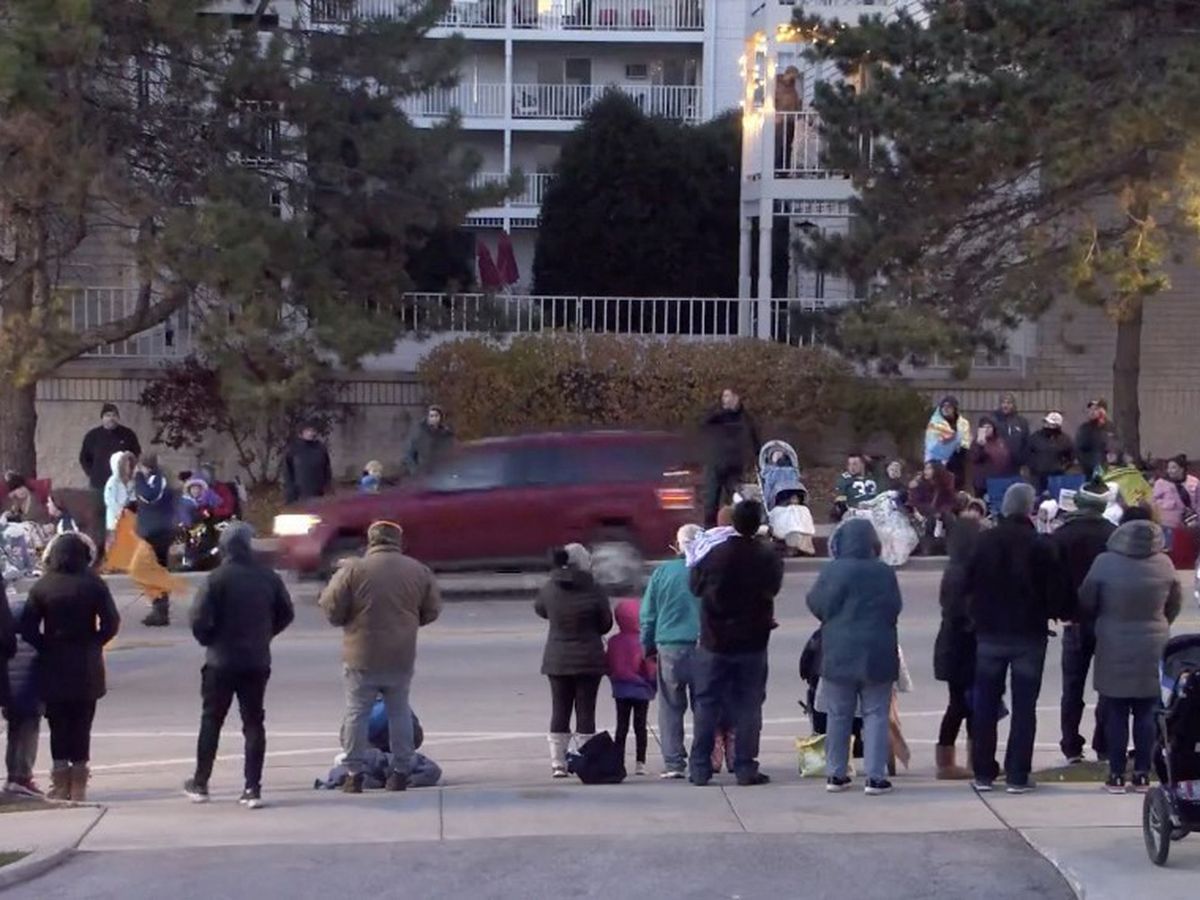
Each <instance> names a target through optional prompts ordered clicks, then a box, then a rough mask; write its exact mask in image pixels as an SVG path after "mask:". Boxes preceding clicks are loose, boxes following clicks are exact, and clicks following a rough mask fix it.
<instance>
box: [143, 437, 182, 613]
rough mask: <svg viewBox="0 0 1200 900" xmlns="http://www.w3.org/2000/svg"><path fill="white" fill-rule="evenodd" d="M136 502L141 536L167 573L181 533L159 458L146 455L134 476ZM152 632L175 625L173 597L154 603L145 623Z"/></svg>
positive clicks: (174, 498)
mask: <svg viewBox="0 0 1200 900" xmlns="http://www.w3.org/2000/svg"><path fill="white" fill-rule="evenodd" d="M133 499H134V501H135V502H136V504H137V535H138V537H140V538H141V539H142V540H143V541H145V542H146V543H147V544H149V545H150V549H151V550H153V551H154V558H155V559H156V560H157V561H158V564H159V565H160V566H162V567H163V568H164V569H166V568H167V565H168V563H169V562H170V554H171V545H172V544H173V543H174V542H175V535H176V534H177V533H178V531H179V527H178V524H177V518H178V516H177V510H176V508H175V503H176V496H175V492H174V491H172V490H171V486H170V485H169V484H168V483H167V476H166V474H165V473H164V472H163V470H162V469H161V468H160V467H159V465H158V454H156V453H143V454H142V458H141V459H140V460H138V467H137V470H136V471H135V473H134V476H133ZM142 624H143V625H145V626H147V627H148V628H165V627H166V626H168V625H170V624H171V595H170V594H162V595H160V596H158V597H154V598H153V599H152V600H151V601H150V613H149V614H148V615H147V616H146V618H144V619H142Z"/></svg>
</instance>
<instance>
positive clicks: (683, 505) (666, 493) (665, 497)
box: [654, 487, 696, 509]
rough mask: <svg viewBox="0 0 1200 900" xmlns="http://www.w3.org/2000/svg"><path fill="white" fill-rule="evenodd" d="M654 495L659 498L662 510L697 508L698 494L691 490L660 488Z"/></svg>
mask: <svg viewBox="0 0 1200 900" xmlns="http://www.w3.org/2000/svg"><path fill="white" fill-rule="evenodd" d="M654 493H655V494H656V495H657V496H658V506H659V508H660V509H695V507H696V492H695V491H693V490H692V489H691V488H681V487H670V488H659V489H658V490H656V491H655V492H654Z"/></svg>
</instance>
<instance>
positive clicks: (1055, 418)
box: [1042, 412, 1063, 428]
mask: <svg viewBox="0 0 1200 900" xmlns="http://www.w3.org/2000/svg"><path fill="white" fill-rule="evenodd" d="M1042 421H1043V422H1045V423H1046V424H1047V425H1049V426H1051V427H1052V428H1062V427H1063V415H1062V413H1060V412H1049V413H1046V418H1044V419H1043V420H1042Z"/></svg>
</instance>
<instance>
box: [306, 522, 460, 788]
mask: <svg viewBox="0 0 1200 900" xmlns="http://www.w3.org/2000/svg"><path fill="white" fill-rule="evenodd" d="M403 541H404V532H403V530H402V529H401V528H400V526H399V525H397V524H395V523H394V522H376V523H375V524H373V525H372V526H371V527H370V528H369V529H367V553H366V556H364V557H362V558H361V559H353V560H349V561H347V562H346V563H344V564H343V565H342V567H341V568H339V569H338V571H337V573H336V574H335V575H334V576H333V580H332V581H330V582H329V585H328V587H326V588H325V590H324V592H322V594H321V599H320V600H319V601H318V603H319V605H320V607H321V609H322V610H323V611H324V612H325V616H326V618H327V619H328V620H329V622H330V624H331V625H335V626H338V627H340V628H342V629H343V632H344V635H343V639H342V659H343V662H344V663H345V680H346V718H345V721H344V722H343V724H342V749H343V750H344V751H345V753H346V766H347V768H348V769H349V771H350V777H349V778H347V779H346V783H345V785H344V786H343V788H342V790H344V791H345V792H346V793H348V794H361V793H362V790H363V783H364V781H365V779H366V768H367V751H368V750H369V749H370V745H369V743H368V741H367V735H368V727H367V723H368V721H369V718H370V713H371V709H372V708H373V707H374V705H375V701H376V699H377V698H378V697H380V696H381V695H382V697H383V702H384V704H385V705H386V707H387V714H388V727H389V733H390V735H391V738H390V745H391V749H392V771H391V773H390V774H389V775H388V778H387V784H386V788H387V790H389V791H403V790H406V789H407V788H408V785H409V778H410V775H411V767H412V761H413V754H414V752H415V750H414V748H413V733H412V710H411V709H410V708H409V705H408V694H409V689H410V688H411V687H412V679H413V670H414V668H415V666H416V660H417V630H418V629H419V628H421V627H423V626H425V625H428V624H430V623H431V622H434V621H435V620H436V619H437V617H438V615H439V614H440V613H441V609H442V596H441V592H440V591H439V590H438V584H437V581H436V579H435V578H434V577H433V573H432V572H431V571H430V570H429V568H428V567H427V566H425V565H423V564H422V563H419V562H417V560H415V559H413V558H412V557H410V556H406V555H405V554H404V552H403V550H402V549H401V546H402V544H403Z"/></svg>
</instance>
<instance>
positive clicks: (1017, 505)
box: [1000, 481, 1037, 518]
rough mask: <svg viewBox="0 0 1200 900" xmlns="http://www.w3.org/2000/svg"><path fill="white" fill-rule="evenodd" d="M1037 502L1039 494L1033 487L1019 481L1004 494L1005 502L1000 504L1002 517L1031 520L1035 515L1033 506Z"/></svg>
mask: <svg viewBox="0 0 1200 900" xmlns="http://www.w3.org/2000/svg"><path fill="white" fill-rule="evenodd" d="M1036 500H1037V493H1036V492H1035V491H1034V489H1033V485H1030V484H1025V482H1023V481H1019V482H1017V483H1016V484H1014V485H1010V486H1009V488H1008V490H1007V491H1005V492H1004V500H1003V501H1002V502H1001V504H1000V515H1002V516H1024V517H1025V518H1029V516H1030V515H1032V514H1033V504H1034V501H1036Z"/></svg>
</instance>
